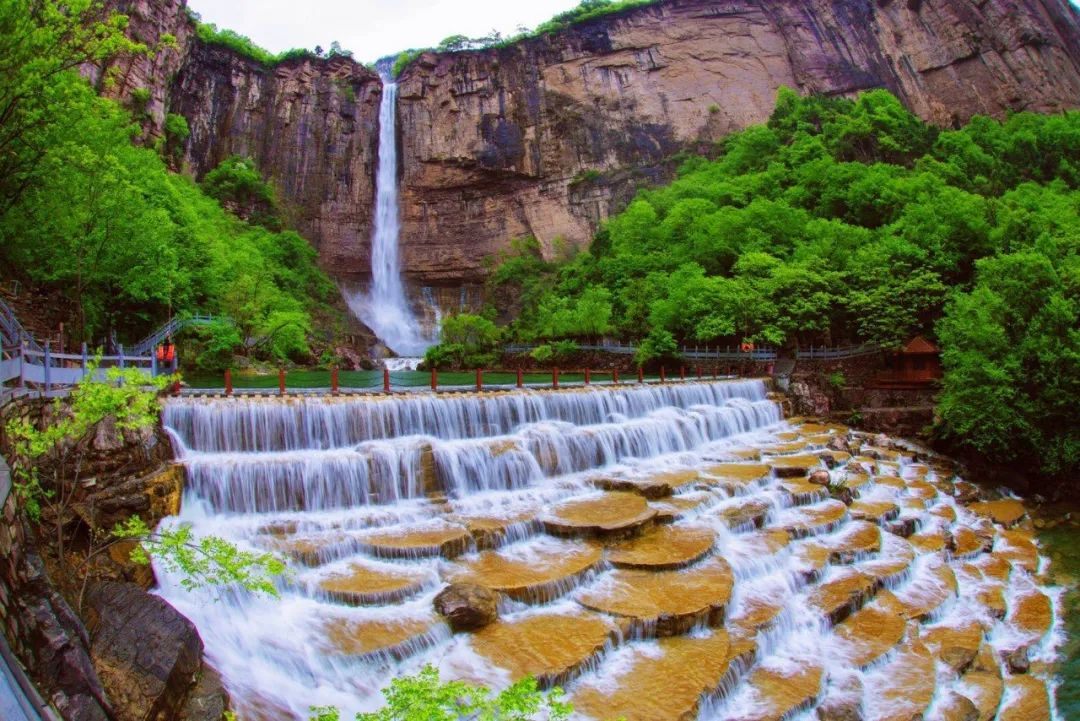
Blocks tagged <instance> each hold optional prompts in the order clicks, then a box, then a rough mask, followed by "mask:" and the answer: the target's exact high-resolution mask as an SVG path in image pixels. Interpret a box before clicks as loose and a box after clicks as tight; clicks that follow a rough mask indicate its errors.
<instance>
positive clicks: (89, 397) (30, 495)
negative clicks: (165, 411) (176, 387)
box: [4, 360, 170, 521]
mask: <svg viewBox="0 0 1080 721" xmlns="http://www.w3.org/2000/svg"><path fill="white" fill-rule="evenodd" d="M97 372H98V361H97V360H94V361H92V362H91V363H89V364H88V366H87V375H86V376H85V377H84V378H83V379H82V381H80V382H79V383H78V385H76V386H75V387H74V389H73V390H72V392H71V394H70V396H69V397H68V399H67V401H66V402H64V401H61V400H60V399H59V398H57V399H56V400H55V401H54V402H53V407H52V413H51V417H52V421H51V422H50V423H49V424H48V425H46V426H45V427H44V428H38V427H37V425H35V424H34V423H31V422H30V421H29V420H26V419H23V418H15V419H12V420H11V421H9V422H8V424H7V426H6V427H5V429H4V430H5V432H6V433H7V439H8V442H9V443H10V444H11V450H12V461H13V467H12V470H13V471H14V475H15V490H16V492H17V493H18V494H19V496H20V498H21V500H22V502H23V508H24V509H25V510H26V512H27V514H28V515H29V516H30V518H31V519H33V520H35V521H37V520H40V518H41V510H42V504H43V503H50V502H52V501H53V500H54V499H56V498H57V497H58V490H59V489H58V486H60V485H61V483H62V480H63V479H64V478H65V477H67V475H69V473H68V472H69V470H70V469H65V468H63V467H62V466H63V464H64V461H65V459H66V458H67V457H68V456H69V455H70V453H71V451H72V450H73V449H74V447H75V446H77V445H78V444H79V443H80V442H81V441H82V440H83V439H84V438H85V437H86V436H87V435H88V434H89V433H90V432H91V431H92V430H93V429H94V428H95V427H96V426H97V424H98V423H100V422H101V421H103V420H104V419H105V418H108V417H111V418H112V419H113V420H114V421H115V422H116V428H117V429H118V430H119V431H125V430H137V429H139V428H143V427H146V426H149V425H153V424H154V423H155V422H156V421H157V418H158V413H159V412H160V410H161V409H160V406H159V404H158V401H157V396H156V393H157V391H160V390H161V389H162V388H164V387H165V385H166V383H168V382H169V380H170V379H169V378H167V377H165V376H158V377H157V378H151V377H150V376H148V375H147V374H145V373H143V372H142V371H140V370H139V369H137V368H109V369H108V370H107V371H106V373H105V381H104V382H102V381H100V380H97ZM50 454H53V455H58V456H59V458H54V459H53V461H54V477H53V479H52V482H51V483H50V484H49V485H48V486H44V485H42V481H41V477H40V475H39V468H38V465H37V464H38V463H39V461H40V460H41V459H42V458H44V457H45V456H47V455H50ZM59 497H60V498H62V494H61V495H60V496H59Z"/></svg>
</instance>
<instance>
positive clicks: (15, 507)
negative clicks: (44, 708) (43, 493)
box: [0, 460, 113, 721]
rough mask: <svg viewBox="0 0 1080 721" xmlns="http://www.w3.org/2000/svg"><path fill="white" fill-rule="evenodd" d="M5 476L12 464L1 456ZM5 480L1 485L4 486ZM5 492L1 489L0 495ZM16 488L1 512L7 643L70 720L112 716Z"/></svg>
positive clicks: (0, 587)
mask: <svg viewBox="0 0 1080 721" xmlns="http://www.w3.org/2000/svg"><path fill="white" fill-rule="evenodd" d="M0 466H2V467H3V471H0V476H6V471H7V466H6V464H4V463H3V461H2V460H0ZM3 485H4V483H3V481H2V480H0V490H3V488H2V487H3ZM3 495H4V494H2V493H0V497H3ZM33 540H34V539H33V536H32V534H31V533H30V530H29V528H27V526H26V524H25V523H24V521H23V518H22V514H21V513H20V510H19V500H18V496H16V494H15V493H9V494H6V501H5V502H4V504H3V511H2V513H0V622H2V627H3V632H4V636H5V637H6V638H7V642H8V645H9V646H10V647H11V650H12V651H13V652H14V654H15V655H16V656H17V657H18V659H19V661H20V662H21V663H22V664H23V666H25V667H26V669H27V670H28V671H29V673H30V675H31V676H32V677H33V678H34V679H35V681H36V682H37V683H38V689H39V691H40V692H41V694H42V696H44V697H45V699H46V700H47V701H48V702H49V703H51V704H52V705H53V706H55V708H56V709H57V710H58V711H59V712H60V715H61V716H62V717H63V718H65V719H68V720H69V721H105V720H106V719H112V718H113V715H112V713H111V709H110V708H109V703H108V700H107V699H106V696H105V690H104V688H102V685H101V682H100V681H99V680H98V677H97V674H96V673H95V671H94V667H93V664H92V663H91V661H90V654H89V639H88V637H87V635H86V630H85V629H84V628H83V625H82V623H81V622H80V621H79V618H78V616H76V614H75V612H74V611H72V609H71V607H70V606H69V605H68V604H67V602H66V601H65V600H64V598H63V597H62V596H61V595H60V594H59V593H57V592H56V591H55V590H54V589H53V587H52V584H51V583H50V582H49V577H48V575H47V574H46V572H45V566H44V564H43V563H42V560H41V558H40V556H38V554H37V552H36V551H35V550H34V545H33Z"/></svg>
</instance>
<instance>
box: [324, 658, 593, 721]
mask: <svg viewBox="0 0 1080 721" xmlns="http://www.w3.org/2000/svg"><path fill="white" fill-rule="evenodd" d="M383 696H384V697H385V698H386V705H385V706H384V707H383V708H381V709H379V710H378V711H374V712H371V713H360V714H357V715H356V721H458V720H459V719H477V721H532V720H534V719H540V718H544V719H548V721H565V719H567V718H569V717H570V713H571V712H572V711H573V707H572V706H570V704H568V703H566V702H564V701H563V700H562V699H563V692H562V689H560V688H558V687H556V688H554V689H552V690H551V691H549V692H548V693H546V694H544V693H541V692H540V690H539V689H538V687H537V684H536V679H534V678H525V679H522V680H521V681H518V682H517V683H515V684H513V685H511V686H509V687H508V688H506V689H504V690H502V691H500V692H499V693H497V694H492V692H491V691H490V690H488V689H486V688H484V687H483V686H474V685H472V684H468V683H465V682H464V681H440V680H439V672H438V671H437V670H436V669H435V668H434V667H432V666H430V665H429V666H424V668H423V669H422V670H421V671H420V673H418V674H416V675H415V676H403V677H401V678H396V679H394V680H393V681H391V682H390V685H389V686H388V687H387V688H385V689H383ZM340 718H341V714H340V712H339V711H338V710H337V709H336V708H333V707H330V706H313V707H312V708H311V716H310V719H311V721H339V719H340Z"/></svg>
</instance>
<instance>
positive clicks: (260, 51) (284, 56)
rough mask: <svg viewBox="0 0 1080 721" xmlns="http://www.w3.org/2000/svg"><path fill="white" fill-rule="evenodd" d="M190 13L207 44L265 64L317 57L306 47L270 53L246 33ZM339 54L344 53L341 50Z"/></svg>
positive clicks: (196, 32) (199, 33)
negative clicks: (203, 20) (206, 20)
mask: <svg viewBox="0 0 1080 721" xmlns="http://www.w3.org/2000/svg"><path fill="white" fill-rule="evenodd" d="M191 15H192V20H193V21H194V22H195V34H196V35H197V36H198V38H199V40H201V41H203V42H204V43H206V44H207V45H219V46H221V47H223V48H228V49H229V50H232V51H233V52H234V53H236V54H237V55H242V56H243V57H246V58H250V59H252V60H254V61H256V62H259V63H261V64H263V65H266V66H274V65H277V64H278V63H283V62H285V61H286V60H295V59H298V58H314V57H319V54H318V53H315V52H313V51H311V50H307V49H306V48H292V49H291V50H285V51H283V52H280V53H272V52H270V51H269V50H267V49H265V48H262V47H260V46H258V45H256V44H255V42H254V41H252V39H251V38H249V37H248V36H247V35H241V34H240V33H238V32H236V31H235V30H229V29H227V28H218V26H217V25H215V24H213V23H204V22H202V21H200V20H199V19H198V16H197V15H196V14H194V13H191ZM339 54H345V53H344V52H341V53H339Z"/></svg>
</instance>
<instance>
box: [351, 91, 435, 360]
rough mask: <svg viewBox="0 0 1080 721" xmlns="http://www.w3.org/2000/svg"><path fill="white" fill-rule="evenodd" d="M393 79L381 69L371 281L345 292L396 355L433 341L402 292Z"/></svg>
mask: <svg viewBox="0 0 1080 721" xmlns="http://www.w3.org/2000/svg"><path fill="white" fill-rule="evenodd" d="M397 94H398V86H397V83H394V82H391V79H390V76H389V74H386V73H385V72H384V74H383V92H382V99H381V100H380V101H379V168H378V172H377V175H376V178H375V228H374V231H373V233H372V237H371V287H370V288H369V289H368V292H367V293H358V294H349V293H347V294H346V296H345V298H346V301H348V304H349V308H350V309H351V310H352V311H353V313H355V314H356V316H357V317H359V318H360V320H362V321H363V322H364V324H365V325H367V326H368V327H369V328H371V330H373V331H374V332H375V335H376V336H378V338H379V340H381V341H382V342H383V343H384V344H385V345H386V346H387V347H388V348H390V349H391V350H392V351H394V352H395V353H397V354H398V355H399V356H422V355H423V354H424V351H425V350H427V348H428V347H429V346H431V345H432V344H433V343H434V339H433V338H431V337H428V336H426V335H425V334H424V331H423V329H422V328H421V326H420V322H419V320H418V319H417V317H416V315H415V314H414V313H413V311H412V309H411V308H410V307H409V300H408V298H407V297H406V294H405V285H404V283H403V281H402V277H401V262H400V258H399V257H398V240H399V236H400V234H401V220H400V209H399V207H398V178H397V174H398V157H397V132H396V126H397Z"/></svg>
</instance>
